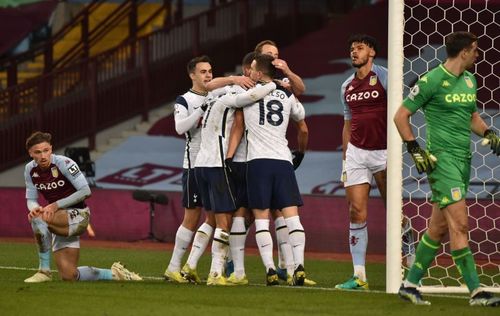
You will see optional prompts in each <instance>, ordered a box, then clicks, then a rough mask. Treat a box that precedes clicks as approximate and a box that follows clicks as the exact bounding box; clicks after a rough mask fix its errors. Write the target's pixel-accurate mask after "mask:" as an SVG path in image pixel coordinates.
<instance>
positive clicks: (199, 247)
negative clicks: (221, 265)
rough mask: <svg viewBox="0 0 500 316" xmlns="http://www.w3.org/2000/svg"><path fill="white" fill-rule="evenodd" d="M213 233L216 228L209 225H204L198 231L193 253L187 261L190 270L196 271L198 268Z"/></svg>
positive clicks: (192, 249)
mask: <svg viewBox="0 0 500 316" xmlns="http://www.w3.org/2000/svg"><path fill="white" fill-rule="evenodd" d="M213 231H214V228H213V227H212V226H210V225H208V224H207V223H203V224H202V225H201V226H200V228H198V231H197V232H196V234H195V235H194V240H193V246H192V247H191V253H190V254H189V257H188V260H187V264H188V265H189V267H190V268H192V269H196V267H197V266H198V261H199V260H200V257H201V256H202V255H203V253H204V252H205V249H206V248H207V246H208V243H209V242H210V238H211V237H212V233H213Z"/></svg>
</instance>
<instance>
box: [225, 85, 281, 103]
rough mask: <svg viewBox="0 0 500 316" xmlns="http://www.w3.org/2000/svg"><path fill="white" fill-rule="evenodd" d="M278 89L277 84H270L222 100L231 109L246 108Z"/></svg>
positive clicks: (226, 96) (227, 96)
mask: <svg viewBox="0 0 500 316" xmlns="http://www.w3.org/2000/svg"><path fill="white" fill-rule="evenodd" d="M274 89H276V83H274V82H272V81H271V82H268V83H266V84H265V85H262V86H257V87H255V88H252V89H250V90H247V91H245V92H243V93H240V94H236V95H224V96H223V97H222V98H221V99H220V100H221V102H223V103H224V104H226V105H227V106H229V107H240V108H242V107H244V106H246V105H250V104H253V103H255V102H257V101H258V100H260V99H262V98H263V97H265V96H266V95H268V94H269V93H271V91H273V90H274Z"/></svg>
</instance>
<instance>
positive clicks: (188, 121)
mask: <svg viewBox="0 0 500 316" xmlns="http://www.w3.org/2000/svg"><path fill="white" fill-rule="evenodd" d="M203 113H204V112H203V110H202V109H201V108H200V107H199V108H197V109H195V110H194V111H193V113H191V114H189V111H188V105H187V102H186V100H185V99H184V98H183V97H178V98H177V100H176V102H175V106H174V120H175V131H176V132H177V134H179V135H182V134H185V133H187V132H188V131H189V130H190V129H192V128H193V127H195V126H196V125H197V124H198V121H199V119H200V117H202V116H203Z"/></svg>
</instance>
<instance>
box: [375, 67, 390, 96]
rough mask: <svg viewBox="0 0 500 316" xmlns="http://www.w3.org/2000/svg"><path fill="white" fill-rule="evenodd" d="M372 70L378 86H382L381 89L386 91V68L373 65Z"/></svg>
mask: <svg viewBox="0 0 500 316" xmlns="http://www.w3.org/2000/svg"><path fill="white" fill-rule="evenodd" d="M372 70H373V72H374V73H375V74H376V75H377V78H378V80H379V81H380V84H382V87H384V89H385V91H387V81H388V77H389V75H388V72H387V68H385V67H382V66H379V65H373V67H372Z"/></svg>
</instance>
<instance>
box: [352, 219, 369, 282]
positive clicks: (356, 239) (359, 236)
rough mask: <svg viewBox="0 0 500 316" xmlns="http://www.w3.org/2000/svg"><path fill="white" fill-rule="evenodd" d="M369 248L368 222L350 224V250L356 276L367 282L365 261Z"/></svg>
mask: <svg viewBox="0 0 500 316" xmlns="http://www.w3.org/2000/svg"><path fill="white" fill-rule="evenodd" d="M367 246H368V228H367V224H366V222H364V223H360V224H356V223H350V224H349V249H350V250H351V256H352V263H353V266H354V275H355V276H357V277H358V278H359V279H360V280H361V281H366V271H365V259H366V248H367Z"/></svg>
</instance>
